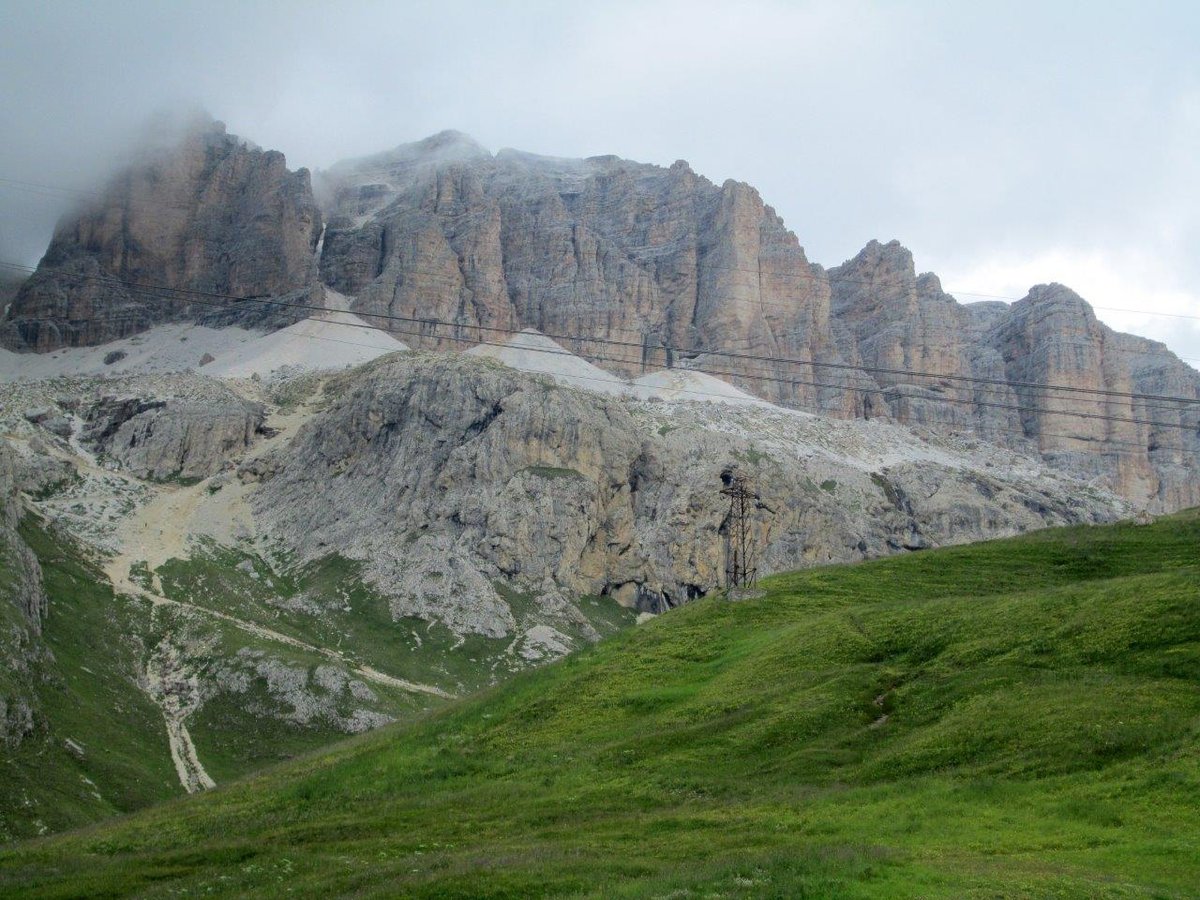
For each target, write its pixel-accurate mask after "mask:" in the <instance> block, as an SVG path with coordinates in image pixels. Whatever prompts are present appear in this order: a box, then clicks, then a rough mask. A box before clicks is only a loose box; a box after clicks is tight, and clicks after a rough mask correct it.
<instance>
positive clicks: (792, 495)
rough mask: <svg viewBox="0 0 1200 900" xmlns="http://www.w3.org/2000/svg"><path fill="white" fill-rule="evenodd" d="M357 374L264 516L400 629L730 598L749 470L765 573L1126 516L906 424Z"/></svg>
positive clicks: (484, 624)
mask: <svg viewBox="0 0 1200 900" xmlns="http://www.w3.org/2000/svg"><path fill="white" fill-rule="evenodd" d="M344 378H345V379H346V381H345V383H344V384H343V389H342V390H341V391H340V396H339V399H337V400H336V401H334V402H333V403H332V404H331V405H330V407H329V408H328V409H327V410H326V411H325V412H323V413H322V414H320V415H319V416H318V418H317V419H315V420H314V421H312V422H310V423H309V424H308V425H307V426H305V427H304V428H303V429H302V430H301V431H300V432H299V433H298V435H297V436H296V438H295V439H294V441H293V442H292V443H291V444H290V445H288V446H287V447H286V448H282V449H281V450H279V451H278V452H277V453H276V454H275V456H274V458H273V460H272V462H271V463H270V464H268V465H266V466H263V467H261V469H262V471H261V472H256V474H255V476H254V477H255V478H259V477H262V478H263V479H264V480H263V483H262V485H261V487H260V488H259V490H258V491H257V492H256V494H255V495H254V497H253V499H252V503H253V505H254V508H255V512H256V515H257V517H258V520H259V521H260V523H261V524H262V527H263V528H264V529H265V530H266V532H267V533H269V534H271V535H273V536H274V537H275V538H277V539H279V540H281V541H282V542H283V543H284V544H285V545H287V546H289V547H294V548H295V549H296V552H297V555H298V557H299V558H301V559H319V558H321V557H322V556H325V555H328V554H329V553H331V552H334V551H336V552H338V553H341V554H343V555H346V556H349V557H350V558H353V559H359V560H362V561H364V563H365V564H366V577H367V578H368V579H370V580H371V582H372V583H373V584H374V585H375V586H376V587H378V588H379V589H380V590H381V591H383V592H385V593H387V594H389V595H391V596H393V597H394V598H395V600H394V601H393V613H394V614H395V615H417V616H420V617H423V618H426V619H436V620H440V621H442V622H444V623H445V624H447V625H448V626H449V627H450V628H452V629H453V630H455V631H456V632H458V633H479V634H485V635H488V636H491V637H500V636H504V635H512V634H513V631H514V628H515V620H514V618H513V616H512V613H511V611H510V609H509V607H508V605H507V604H506V602H505V600H504V596H503V594H504V592H505V590H514V591H518V592H520V593H522V594H524V595H527V596H530V597H534V598H536V600H535V602H536V603H538V604H539V606H542V607H545V609H546V610H551V609H557V610H558V613H557V614H559V615H563V616H567V617H570V616H572V612H571V609H570V607H569V604H567V603H565V601H563V600H562V595H561V594H560V593H559V592H562V594H565V595H567V596H580V595H597V594H600V595H609V596H612V597H614V598H615V599H617V600H618V601H619V602H622V603H625V604H627V605H631V606H637V607H638V608H639V609H642V610H647V611H660V610H662V609H665V608H667V607H670V606H674V605H677V604H679V603H682V602H686V601H687V600H689V599H692V598H695V597H698V596H701V595H703V594H705V593H707V592H708V591H710V590H712V589H713V588H715V587H717V586H718V585H720V584H722V583H723V581H724V569H725V556H726V549H725V546H726V540H727V535H728V529H729V522H728V514H729V507H728V500H727V499H726V498H725V497H724V496H722V495H721V493H720V490H721V487H722V485H723V478H725V477H727V476H728V474H729V473H730V472H733V471H742V472H745V473H747V474H749V475H751V476H752V477H753V478H754V479H755V481H756V484H757V485H758V488H759V491H760V493H761V499H762V503H763V509H764V510H767V509H769V511H770V512H769V514H768V513H767V512H762V513H761V514H756V517H755V521H754V523H753V526H752V527H753V529H754V533H755V538H756V546H760V547H762V548H763V552H762V556H761V560H760V568H761V571H762V572H763V573H765V572H769V571H778V570H782V569H790V568H795V567H797V566H800V565H811V564H816V563H820V562H842V561H850V560H856V559H863V558H866V557H870V556H878V555H883V554H885V553H889V552H894V551H896V550H900V549H920V548H922V547H928V546H938V545H941V544H947V543H956V542H961V541H967V540H977V539H981V538H985V537H993V536H998V535H1001V534H1011V533H1014V532H1016V531H1022V530H1026V529H1032V528H1037V527H1042V526H1044V525H1047V524H1055V523H1066V522H1078V521H1104V520H1107V519H1110V518H1113V517H1115V516H1118V515H1120V514H1122V513H1123V511H1124V510H1125V507H1124V506H1123V504H1121V503H1120V502H1119V501H1117V500H1116V499H1115V498H1114V497H1112V496H1111V495H1107V494H1105V493H1104V492H1102V491H1095V490H1090V489H1086V488H1084V487H1083V486H1082V485H1080V484H1079V483H1077V482H1072V481H1070V480H1068V479H1061V480H1060V479H1057V478H1054V477H1048V476H1047V474H1046V473H1045V472H1043V471H1040V470H1039V469H1038V468H1037V466H1036V464H1034V463H1032V462H1031V461H1030V460H1028V459H1025V460H1024V461H1017V462H1013V461H1012V460H1013V459H1015V458H1012V459H1009V458H1007V457H1006V458H1005V459H1006V460H1008V461H1007V462H1005V463H1004V465H1003V466H1001V467H999V468H997V469H996V470H995V471H994V472H993V473H991V474H989V475H987V476H985V475H981V474H979V472H978V471H977V470H978V468H979V466H980V465H981V464H980V462H979V460H978V459H971V458H969V457H968V456H965V455H963V453H962V451H960V450H942V449H937V448H936V447H934V448H931V447H930V446H928V445H926V444H923V443H922V442H920V441H918V440H917V439H915V438H913V437H911V436H909V435H907V434H906V433H905V432H904V431H903V430H902V429H898V428H896V427H895V426H890V425H883V424H878V425H870V424H867V423H849V422H847V423H841V424H840V425H837V426H836V428H835V427H834V425H833V424H831V423H830V422H829V421H828V420H824V419H817V418H814V417H810V416H798V415H795V414H792V413H789V412H787V411H784V410H778V409H770V408H764V407H755V406H740V407H732V406H721V407H720V408H719V409H714V408H713V405H710V404H704V403H684V404H678V406H677V408H674V409H672V410H669V411H668V410H666V409H664V408H663V407H664V404H662V403H659V404H653V403H645V402H641V401H635V400H629V401H626V400H620V399H616V398H613V397H609V396H602V395H599V394H595V393H591V392H586V391H581V390H577V389H573V388H566V387H560V386H557V385H554V384H552V383H551V382H549V381H547V380H546V379H544V378H540V377H536V376H529V375H526V374H522V373H518V372H515V371H513V370H511V369H507V368H505V367H502V366H500V365H498V364H497V363H495V362H493V361H491V360H487V359H480V358H478V357H471V356H465V355H463V356H427V355H416V356H414V357H410V358H402V359H397V358H395V357H393V358H390V359H388V360H384V361H381V362H380V363H377V364H375V365H373V366H371V367H368V368H367V369H365V370H360V371H359V372H358V373H355V374H352V375H348V376H344ZM768 434H770V435H774V437H771V438H770V439H768V438H767V437H766V435H768ZM752 435H759V437H754V436H752ZM888 445H890V446H892V447H893V448H894V450H893V452H892V459H891V461H890V462H889V461H888V459H887V458H886V457H885V456H881V455H879V454H880V450H879V448H880V447H883V446H888ZM847 446H854V447H857V448H858V449H857V450H855V451H854V452H853V453H852V454H851V455H850V456H846V455H845V452H846V451H844V448H845V447H847ZM839 447H841V448H843V449H838V448H839ZM543 637H544V636H543ZM529 640H531V639H525V644H523V645H522V646H525V645H527V644H528V643H529ZM543 643H544V642H543ZM522 652H523V651H522ZM530 652H532V650H531V651H530Z"/></svg>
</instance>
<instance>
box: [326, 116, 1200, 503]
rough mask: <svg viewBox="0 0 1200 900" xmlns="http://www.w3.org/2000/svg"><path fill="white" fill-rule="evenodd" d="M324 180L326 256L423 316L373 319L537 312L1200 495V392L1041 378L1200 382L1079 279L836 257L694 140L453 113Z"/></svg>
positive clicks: (357, 284)
mask: <svg viewBox="0 0 1200 900" xmlns="http://www.w3.org/2000/svg"><path fill="white" fill-rule="evenodd" d="M321 189H322V192H323V196H324V198H325V201H324V202H325V204H326V206H327V209H328V215H329V228H328V231H327V236H326V241H325V250H324V253H323V255H322V259H321V274H322V277H323V278H324V279H325V280H326V281H327V282H328V283H329V284H331V285H332V286H334V287H336V288H337V289H338V290H339V291H341V292H343V293H346V294H348V295H351V296H353V297H354V298H355V300H354V303H353V308H354V309H355V310H356V311H358V312H360V313H361V314H364V315H367V316H368V318H370V314H371V313H380V314H384V315H389V316H398V317H401V318H400V319H399V320H396V319H391V320H389V319H382V318H380V319H375V320H373V321H375V322H376V323H377V324H379V325H380V327H384V328H388V329H391V330H393V331H396V332H399V333H401V334H402V335H403V337H404V339H405V340H406V341H408V342H409V343H411V344H416V345H418V346H422V347H428V348H453V349H462V348H463V347H465V346H468V345H469V344H471V343H473V342H477V341H481V340H482V341H489V340H503V339H504V337H505V335H506V332H508V331H510V330H512V329H518V328H525V327H532V328H536V329H538V330H541V331H543V332H546V333H548V334H552V335H556V336H559V339H560V340H561V341H562V342H563V343H564V344H565V345H566V346H568V347H569V348H570V349H572V350H574V351H576V352H579V353H581V354H582V355H585V356H587V357H588V358H589V359H591V360H593V361H594V362H597V363H599V364H600V365H602V366H605V367H607V368H609V369H612V370H615V371H618V372H622V373H625V374H634V373H640V372H643V371H646V370H647V369H653V368H658V367H664V366H688V365H692V366H697V367H703V368H705V369H706V370H707V371H710V372H715V373H723V374H724V377H726V378H728V379H729V380H732V381H734V382H736V383H738V384H740V385H741V386H742V387H744V388H746V389H748V390H750V391H752V392H754V393H755V394H757V395H758V396H761V397H764V398H766V399H768V400H771V401H773V402H776V403H782V404H785V405H788V406H793V407H796V408H799V409H805V410H811V411H816V412H821V413H824V414H828V415H834V416H859V417H866V418H876V417H883V418H887V419H891V420H895V421H898V422H901V423H905V424H915V425H921V426H930V427H937V428H941V429H943V430H951V431H954V430H963V429H966V430H970V431H973V432H974V433H976V434H978V435H980V436H981V437H985V438H986V439H988V440H991V441H998V442H1000V443H1002V444H1004V445H1006V446H1011V447H1021V448H1034V449H1036V450H1039V451H1041V452H1043V453H1045V454H1046V456H1047V458H1048V459H1050V460H1051V461H1053V462H1055V463H1057V464H1060V465H1062V466H1064V467H1066V468H1068V469H1070V470H1071V471H1075V472H1079V473H1086V474H1087V475H1088V476H1089V477H1095V478H1097V479H1099V480H1100V482H1101V483H1103V484H1106V485H1109V486H1111V487H1113V488H1115V489H1116V490H1118V491H1120V492H1121V493H1122V494H1124V495H1125V496H1127V497H1129V498H1130V499H1132V500H1134V501H1135V502H1138V503H1141V504H1146V505H1148V506H1150V507H1151V508H1152V509H1175V508H1179V507H1180V506H1186V505H1191V504H1195V503H1200V477H1198V476H1200V428H1198V427H1197V423H1198V422H1200V407H1198V406H1192V407H1184V406H1181V405H1180V404H1173V405H1172V404H1161V403H1157V402H1155V401H1152V400H1145V399H1138V398H1136V397H1117V398H1113V397H1109V398H1103V397H1101V396H1100V395H1098V394H1094V393H1093V394H1089V393H1086V392H1085V391H1076V392H1071V391H1056V392H1051V393H1047V392H1045V391H1040V390H1037V389H1036V388H1032V387H1028V386H1027V385H1029V384H1037V383H1053V384H1055V385H1066V386H1071V387H1077V388H1082V389H1085V390H1101V391H1115V392H1120V393H1126V394H1147V393H1157V394H1164V393H1170V394H1171V395H1172V396H1182V397H1188V398H1200V375H1197V374H1196V373H1195V371H1194V370H1192V369H1190V368H1189V367H1187V366H1186V365H1184V364H1183V363H1182V362H1180V361H1179V360H1178V359H1177V358H1175V357H1174V356H1173V355H1172V354H1171V353H1169V352H1168V351H1167V350H1166V348H1165V347H1161V345H1152V344H1150V343H1149V342H1139V341H1138V340H1137V339H1133V338H1130V337H1129V336H1126V335H1118V334H1117V333H1115V332H1113V331H1112V330H1111V329H1108V328H1106V327H1105V326H1104V325H1102V324H1101V323H1099V322H1098V321H1097V320H1096V318H1095V316H1094V315H1093V313H1092V311H1091V309H1090V307H1088V306H1087V304H1086V303H1084V302H1083V301H1082V300H1081V299H1080V298H1078V297H1077V296H1076V295H1074V294H1073V293H1071V292H1070V291H1069V290H1067V289H1066V288H1063V287H1061V286H1059V285H1050V286H1041V287H1038V288H1035V289H1033V290H1032V291H1031V292H1030V294H1029V296H1028V297H1027V298H1026V299H1025V300H1023V301H1021V302H1019V303H1016V304H1013V305H1012V306H1011V307H1008V306H1005V305H1002V304H977V305H963V304H959V303H958V302H957V301H956V300H955V299H954V298H953V297H951V296H950V295H948V294H946V293H945V292H944V291H943V290H942V288H941V285H940V282H939V281H938V279H937V277H936V276H934V275H930V274H925V275H920V276H918V275H917V273H916V270H915V268H914V265H913V260H912V256H911V254H910V253H909V252H908V251H907V250H906V249H904V248H903V247H902V246H900V245H899V244H898V243H896V242H892V243H889V244H880V243H878V242H874V241H873V242H871V243H870V244H868V245H867V247H866V248H864V249H863V251H862V252H861V253H860V254H859V255H858V256H857V257H855V258H854V259H852V260H850V261H848V262H847V263H845V264H844V265H842V266H839V267H837V268H834V269H831V270H829V271H828V272H826V271H825V270H823V269H822V268H821V267H819V266H815V265H813V264H811V263H810V262H809V261H808V259H807V258H806V257H805V254H804V250H803V248H801V246H800V245H799V243H798V242H797V240H796V237H795V235H793V234H792V233H791V232H789V231H788V230H787V229H786V228H785V227H784V225H783V223H782V221H781V220H780V219H779V217H778V216H776V215H775V213H774V211H773V210H772V209H771V208H770V207H769V206H766V205H765V204H764V203H763V201H762V199H761V198H760V197H759V196H758V194H757V192H756V191H755V190H754V189H753V188H751V187H750V186H748V185H745V184H741V183H738V182H734V181H727V182H726V183H725V184H724V185H721V186H719V187H718V186H717V185H714V184H712V183H711V182H709V181H707V180H706V179H704V178H702V177H700V176H698V175H696V174H695V173H694V172H692V171H691V169H690V168H689V167H688V166H687V164H686V163H683V162H677V163H676V164H675V165H673V166H671V167H670V168H669V169H664V168H660V167H657V166H649V165H642V164H638V163H633V162H629V161H627V160H620V159H617V158H615V157H595V158H591V159H586V160H562V159H552V158H547V157H538V156H533V155H530V154H524V153H518V152H516V151H509V150H503V151H500V152H499V153H498V154H496V155H495V156H493V155H491V154H489V153H488V152H487V151H486V150H484V149H483V148H482V147H480V146H479V145H477V144H475V143H474V142H472V141H471V140H470V139H469V138H466V137H465V136H463V135H459V134H456V133H453V132H447V133H443V134H440V135H436V136H434V137H432V138H429V139H428V140H426V141H423V142H420V143H418V144H414V145H409V146H405V147H401V148H398V149H397V150H395V151H391V152H390V153H385V154H380V155H378V156H375V157H369V158H367V159H363V160H357V161H354V162H349V163H344V164H341V165H339V166H336V167H334V169H333V170H331V171H330V172H329V173H327V174H326V175H325V176H324V177H323V180H322V184H321ZM679 348H687V352H681V350H680V349H679ZM744 354H750V355H751V356H752V357H756V358H750V359H747V358H745V357H744V356H743V355H744ZM784 358H786V360H788V361H786V362H784V361H781V359H784ZM912 372H919V373H922V374H921V375H919V376H917V375H913V374H909V373H912ZM1157 385H1170V386H1171V391H1169V392H1168V391H1166V390H1165V389H1162V390H1160V389H1159V388H1158V387H1156V386H1157ZM1080 413H1084V414H1088V415H1096V416H1108V417H1113V418H1119V419H1121V418H1123V419H1135V420H1139V422H1112V421H1106V420H1105V419H1103V418H1088V417H1086V416H1080V415H1078V414H1080Z"/></svg>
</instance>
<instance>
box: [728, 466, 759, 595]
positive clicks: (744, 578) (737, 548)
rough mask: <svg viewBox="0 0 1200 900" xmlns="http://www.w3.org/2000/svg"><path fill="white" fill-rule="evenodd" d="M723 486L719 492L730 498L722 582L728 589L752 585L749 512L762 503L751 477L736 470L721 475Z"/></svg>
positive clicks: (755, 571) (753, 567)
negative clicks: (723, 578) (726, 550)
mask: <svg viewBox="0 0 1200 900" xmlns="http://www.w3.org/2000/svg"><path fill="white" fill-rule="evenodd" d="M721 477H722V480H723V481H724V482H725V487H723V488H722V489H721V493H722V494H724V495H725V496H726V497H728V498H729V514H728V515H727V516H726V519H725V521H726V523H727V525H728V528H727V530H726V533H725V536H726V539H727V541H728V552H727V553H726V555H725V583H726V585H727V586H728V587H729V588H730V589H737V588H749V587H753V585H754V581H755V578H756V576H757V575H758V565H757V563H756V561H755V560H754V559H753V553H754V546H753V536H752V535H751V534H750V525H751V522H750V513H751V510H753V509H756V508H758V507H760V506H761V505H762V503H761V501H760V500H759V497H758V494H756V493H755V492H754V488H753V486H752V485H751V484H750V479H749V478H747V477H746V476H745V475H741V474H739V473H737V472H727V473H725V474H724V475H722V476H721Z"/></svg>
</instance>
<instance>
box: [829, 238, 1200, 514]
mask: <svg viewBox="0 0 1200 900" xmlns="http://www.w3.org/2000/svg"><path fill="white" fill-rule="evenodd" d="M829 275H830V279H831V284H832V288H833V294H834V315H835V318H836V320H837V326H838V327H837V331H838V333H839V335H841V337H842V340H841V346H842V347H843V349H844V351H845V353H846V355H847V356H849V357H850V358H852V359H853V360H854V361H855V362H856V364H860V365H862V366H863V367H864V369H865V370H866V372H865V374H866V376H867V377H869V378H870V379H871V380H873V381H874V382H875V383H876V384H877V385H878V387H879V389H880V391H881V392H882V395H883V397H884V400H885V402H886V403H887V407H888V411H889V412H890V413H891V415H892V416H894V417H895V418H896V419H897V420H898V421H901V422H906V423H918V424H924V425H934V426H939V427H943V428H952V429H962V428H968V429H971V430H974V431H975V432H976V433H978V434H980V435H981V436H984V437H986V438H987V439H988V440H991V441H996V442H999V443H1001V444H1004V445H1006V446H1032V447H1033V448H1035V449H1037V450H1038V451H1039V452H1041V453H1042V454H1043V455H1044V456H1045V458H1046V459H1048V460H1049V461H1051V462H1052V463H1054V464H1056V465H1059V466H1061V467H1063V468H1064V469H1067V470H1069V471H1073V472H1076V473H1079V474H1081V475H1084V476H1086V477H1088V478H1094V479H1098V480H1099V481H1100V482H1101V483H1103V484H1106V485H1108V486H1110V487H1112V488H1113V489H1114V490H1116V491H1117V492H1119V493H1120V494H1122V495H1123V496H1125V497H1128V498H1130V499H1131V500H1133V501H1134V502H1136V503H1138V504H1145V505H1148V506H1150V507H1151V508H1152V509H1159V510H1161V509H1179V508H1181V507H1185V506H1193V505H1195V504H1197V503H1200V481H1198V476H1200V404H1197V403H1191V404H1188V403H1181V402H1174V401H1164V400H1157V399H1153V398H1154V397H1155V396H1159V397H1165V396H1170V397H1182V398H1190V399H1191V400H1193V401H1195V400H1198V399H1200V373H1197V372H1196V371H1195V370H1194V369H1192V368H1191V367H1189V366H1187V365H1185V364H1184V363H1183V362H1182V361H1181V360H1179V359H1178V358H1177V357H1176V356H1175V355H1174V354H1172V353H1171V352H1170V351H1169V350H1167V348H1166V347H1165V346H1163V345H1162V344H1159V343H1156V342H1153V341H1148V340H1145V339H1143V338H1137V337H1134V336H1132V335H1125V334H1119V333H1117V332H1115V331H1113V330H1112V329H1110V328H1108V327H1107V326H1105V325H1104V324H1103V323H1101V322H1100V321H1098V320H1097V319H1096V316H1095V313H1094V312H1093V311H1092V308H1091V307H1090V306H1089V305H1088V304H1087V303H1086V302H1085V301H1084V300H1083V299H1082V298H1081V297H1079V296H1078V295H1077V294H1075V293H1074V292H1073V291H1071V290H1070V289H1069V288H1066V287H1064V286H1062V285H1059V284H1051V285H1038V286H1036V287H1034V288H1032V289H1031V290H1030V292H1029V294H1028V296H1026V297H1025V298H1024V299H1022V300H1020V301H1019V302H1017V303H1014V304H1012V305H1011V306H1010V305H1006V304H1002V303H986V304H982V303H981V304H972V305H961V304H959V303H957V302H956V301H955V300H954V298H952V297H950V296H948V295H947V294H945V293H943V292H942V290H941V287H940V284H939V283H938V281H937V278H936V277H935V276H933V275H921V276H919V277H918V276H917V275H916V273H915V269H914V267H913V261H912V255H911V254H910V253H909V252H908V251H907V250H905V249H904V248H903V247H901V246H900V245H899V244H898V243H896V242H892V243H891V244H887V245H881V244H879V243H877V242H872V243H871V244H869V245H868V246H867V247H866V248H865V249H864V250H863V251H862V252H861V253H860V254H859V255H858V256H857V257H855V258H854V259H853V260H850V261H849V262H847V263H846V264H845V265H843V266H840V267H838V268H836V269H832V270H830V273H829ZM899 370H907V371H908V372H913V371H916V372H922V373H928V375H922V376H915V375H911V374H905V373H904V372H902V371H899ZM964 379H974V381H967V380H964ZM1045 384H1050V385H1055V386H1056V388H1057V389H1055V390H1047V389H1045V388H1041V387H1038V385H1045ZM1139 395H1140V396H1139Z"/></svg>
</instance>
